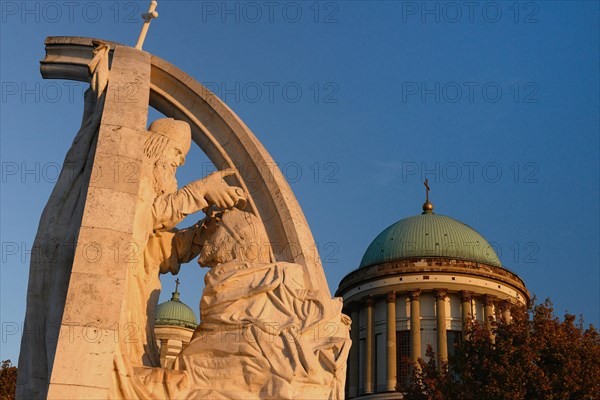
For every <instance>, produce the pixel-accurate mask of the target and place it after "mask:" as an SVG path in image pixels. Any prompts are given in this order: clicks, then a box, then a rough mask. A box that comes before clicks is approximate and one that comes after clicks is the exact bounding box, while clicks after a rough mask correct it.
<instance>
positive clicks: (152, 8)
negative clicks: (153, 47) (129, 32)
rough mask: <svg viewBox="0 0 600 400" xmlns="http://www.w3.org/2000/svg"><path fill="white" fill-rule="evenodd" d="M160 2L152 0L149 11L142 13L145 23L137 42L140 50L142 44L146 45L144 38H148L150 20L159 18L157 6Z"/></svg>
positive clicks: (137, 47) (136, 46)
mask: <svg viewBox="0 0 600 400" xmlns="http://www.w3.org/2000/svg"><path fill="white" fill-rule="evenodd" d="M157 5H158V2H156V1H155V0H152V2H150V8H148V12H147V13H145V14H142V18H143V19H144V25H142V31H141V32H140V37H139V38H138V41H137V44H136V45H135V48H136V49H138V50H142V46H143V45H144V40H146V35H147V34H148V28H150V22H151V21H152V20H153V19H154V18H158V12H157V11H155V10H156V6H157Z"/></svg>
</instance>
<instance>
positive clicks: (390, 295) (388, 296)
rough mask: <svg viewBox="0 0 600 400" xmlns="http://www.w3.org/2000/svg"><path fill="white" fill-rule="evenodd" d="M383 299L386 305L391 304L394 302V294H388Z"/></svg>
mask: <svg viewBox="0 0 600 400" xmlns="http://www.w3.org/2000/svg"><path fill="white" fill-rule="evenodd" d="M385 299H386V301H387V302H388V303H393V302H395V301H396V292H389V293H388V294H387V295H386V296H385Z"/></svg>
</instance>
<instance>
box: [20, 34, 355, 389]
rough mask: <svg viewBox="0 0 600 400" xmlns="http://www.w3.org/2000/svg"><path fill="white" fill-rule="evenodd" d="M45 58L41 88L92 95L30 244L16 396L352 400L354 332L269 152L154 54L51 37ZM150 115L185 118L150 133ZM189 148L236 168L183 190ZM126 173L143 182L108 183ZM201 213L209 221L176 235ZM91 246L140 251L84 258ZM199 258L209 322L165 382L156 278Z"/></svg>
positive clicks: (227, 112)
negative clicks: (83, 88) (347, 393)
mask: <svg viewBox="0 0 600 400" xmlns="http://www.w3.org/2000/svg"><path fill="white" fill-rule="evenodd" d="M90 50H93V55H92V54H91V53H92V52H91V51H90ZM47 52H48V56H47V58H46V60H44V62H43V63H42V73H43V74H44V76H45V77H60V78H65V77H66V78H68V79H78V80H84V81H85V80H87V81H89V82H90V85H91V88H90V90H89V91H88V93H87V94H86V101H85V112H84V118H83V122H82V127H81V129H80V131H79V132H78V134H77V136H76V138H75V140H74V142H73V145H72V147H71V149H70V150H69V152H68V154H67V157H66V160H65V168H64V169H63V171H62V173H61V176H60V178H59V180H58V182H57V185H56V188H55V189H54V191H53V193H52V196H51V198H50V200H49V201H48V204H47V206H46V208H45V210H44V213H43V215H42V218H41V220H40V225H39V228H38V233H37V236H36V243H35V246H34V249H33V254H32V264H31V271H30V281H29V288H28V304H27V315H26V324H25V334H24V335H23V340H22V349H21V355H20V360H19V377H18V378H19V379H18V389H17V397H19V398H23V399H29V398H44V397H46V396H48V397H49V398H113V399H119V398H122V399H125V398H126V399H131V398H140V399H147V398H156V399H158V398H160V399H163V398H189V399H193V398H215V399H234V398H235V399H297V398H298V399H299V398H301V399H308V398H313V399H322V398H328V399H340V398H342V397H343V387H344V381H345V362H346V358H347V353H348V349H349V346H350V340H349V337H348V336H349V335H348V329H349V328H348V324H349V320H348V319H347V317H345V316H344V315H343V314H342V313H341V307H342V303H341V300H340V299H332V298H331V296H330V294H329V290H328V288H327V285H326V282H325V279H324V275H323V271H322V268H321V266H320V262H319V260H318V256H316V257H315V254H312V253H311V251H310V249H311V248H314V242H313V239H312V236H311V234H310V230H309V229H308V227H307V224H306V221H305V220H304V217H303V214H302V211H301V209H300V208H299V206H298V205H297V203H296V201H295V198H294V196H293V194H292V192H291V189H290V188H289V186H288V185H287V183H286V182H285V179H284V178H283V175H282V174H281V172H280V171H279V170H278V169H277V168H273V165H274V163H273V161H272V159H271V158H270V156H269V155H268V153H266V151H265V150H264V148H263V147H262V145H261V144H260V142H258V140H257V139H256V138H255V137H254V136H253V135H252V133H251V132H250V131H249V130H248V128H247V127H246V126H245V125H244V124H243V123H242V122H241V121H240V120H239V118H238V117H237V116H235V114H233V112H232V111H231V110H230V109H229V108H227V107H226V106H225V105H224V104H223V103H222V102H220V100H219V99H218V98H216V97H215V96H214V95H212V94H210V93H209V92H208V91H206V89H205V88H203V87H201V86H199V84H198V83H196V82H194V81H193V80H191V78H189V77H187V76H186V75H184V74H183V73H182V72H180V71H179V70H177V69H176V68H175V67H174V66H172V65H170V64H168V63H165V62H164V61H162V60H160V59H158V58H156V57H154V56H151V55H150V54H148V53H145V52H142V51H140V50H136V49H133V48H130V47H126V46H121V45H118V44H114V43H104V42H100V41H95V40H94V41H92V40H90V39H85V38H50V39H48V41H47ZM109 56H110V59H109ZM109 65H110V69H109ZM151 71H152V74H151V73H150V72H151ZM173 82H176V83H173ZM111 85H112V86H111ZM127 85H135V86H136V88H137V89H138V90H136V91H135V93H134V94H133V95H134V96H135V98H134V99H127V100H128V101H124V102H123V101H121V100H120V97H119V96H118V92H117V91H118V90H119V88H123V87H127ZM163 86H164V87H167V88H170V90H171V91H168V90H163V89H162V88H161V87H163ZM111 93H112V95H111ZM115 93H116V94H115ZM190 93H191V94H190ZM177 96H183V97H177ZM186 96H188V97H186ZM148 101H149V102H150V103H152V104H153V105H154V106H155V107H157V108H158V109H159V110H160V111H163V112H165V113H166V114H167V115H169V116H171V117H178V118H177V119H174V118H164V119H159V120H157V121H154V122H153V123H152V124H150V126H149V128H146V118H147V104H148ZM169 104H170V105H169ZM181 119H185V121H182V120H181ZM190 125H191V128H190ZM199 132H201V134H200V133H199ZM192 136H193V139H194V141H195V142H196V143H197V144H199V145H200V146H201V147H202V149H203V150H204V151H205V152H206V154H207V155H208V156H209V158H211V160H212V161H213V162H214V163H215V164H218V163H219V162H222V163H223V164H225V165H226V167H225V168H223V169H222V171H219V172H217V173H215V174H212V175H209V176H208V177H206V178H204V179H201V180H198V181H195V182H192V183H190V184H188V185H186V186H184V187H183V188H181V189H179V190H178V189H177V181H176V179H175V171H176V169H177V168H178V167H179V166H181V165H182V164H183V162H184V160H185V156H186V154H187V152H188V150H189V148H190V145H191V139H192ZM123 161H127V162H129V163H131V164H132V165H133V166H134V167H135V168H134V172H135V173H134V178H135V179H132V180H130V181H124V182H121V181H118V180H110V179H107V177H106V175H104V177H102V171H103V170H106V169H108V168H110V167H111V166H113V165H115V162H117V163H118V162H123ZM242 166H243V167H244V168H241V167H242ZM90 176H100V179H98V180H96V181H94V180H91V179H90ZM257 177H260V179H257ZM230 178H233V179H230ZM225 179H227V181H228V182H230V183H232V185H229V184H228V183H226V181H225ZM233 183H237V184H236V185H234V184H233ZM200 210H203V211H205V213H207V217H206V218H205V219H203V220H202V221H200V222H199V223H197V224H195V225H193V226H191V227H189V228H186V229H182V230H177V229H176V228H175V226H176V225H177V224H178V223H179V222H181V221H182V220H183V218H184V217H185V216H186V215H189V214H192V213H195V212H198V211H200ZM90 241H92V243H94V244H95V245H96V246H97V247H98V249H100V250H101V249H104V250H107V249H115V248H116V249H117V250H118V249H129V250H131V249H132V250H133V252H132V253H131V257H115V258H114V259H113V258H110V257H109V258H106V257H104V258H102V257H98V258H97V259H94V260H90V259H89V257H86V256H85V254H86V253H82V250H85V249H86V246H87V244H89V243H88V242H90ZM69 244H70V245H69ZM49 255H50V256H51V257H49ZM197 255H199V262H200V263H201V264H202V265H203V266H210V267H211V270H210V272H209V273H208V274H207V278H206V282H205V283H206V288H205V291H204V294H203V297H202V301H201V315H202V321H201V324H200V326H199V327H198V329H197V330H196V332H195V334H194V338H193V341H192V343H191V344H190V345H189V347H188V348H187V349H186V350H185V351H184V352H183V353H182V354H181V355H180V357H179V359H178V360H177V362H176V365H175V368H174V369H164V368H160V366H159V362H158V352H157V349H156V341H155V339H154V333H153V319H154V318H153V315H154V312H155V307H156V303H157V300H158V294H159V291H160V281H159V274H160V273H168V272H170V273H173V274H175V273H177V272H178V271H179V268H180V264H181V263H185V262H188V261H189V260H191V259H192V258H194V257H196V256H197ZM107 290H109V291H110V295H108V296H107V295H105V294H106V293H105V292H106V291H107ZM28 332H29V334H28ZM90 335H91V336H90ZM90 337H93V339H92V340H90Z"/></svg>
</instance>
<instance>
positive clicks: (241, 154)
mask: <svg viewBox="0 0 600 400" xmlns="http://www.w3.org/2000/svg"><path fill="white" fill-rule="evenodd" d="M92 40H94V39H92V38H83V37H65V36H57V37H48V38H47V39H46V42H45V44H46V57H45V58H44V60H42V61H41V68H40V69H41V73H42V76H43V77H44V78H45V79H68V80H76V81H82V82H88V81H89V74H88V67H87V66H88V63H89V62H90V60H91V58H92V50H93V47H94V46H93V44H92ZM105 43H108V44H109V45H110V46H111V49H113V50H114V48H115V47H117V46H123V45H121V44H118V43H114V42H108V41H105ZM111 54H112V53H111ZM151 60H152V61H151V87H150V98H149V105H150V106H152V107H154V108H155V109H156V110H158V111H159V112H161V113H163V114H164V115H166V116H167V117H172V118H176V119H181V120H184V121H186V122H188V123H189V124H190V126H191V128H192V137H193V140H194V142H195V143H196V144H197V145H198V146H199V147H200V148H201V149H202V151H204V153H205V154H206V155H207V157H208V158H209V159H210V160H211V161H212V162H213V164H214V165H215V166H217V168H219V169H223V168H229V167H234V168H236V169H237V171H238V174H237V175H236V176H237V182H236V184H239V185H240V186H242V187H243V188H244V189H245V190H246V192H247V193H248V194H249V205H248V207H250V208H251V209H252V210H253V211H254V212H256V213H257V214H258V215H259V216H260V218H261V219H262V220H263V223H264V224H265V229H266V230H267V233H268V235H269V237H270V239H271V241H272V246H273V251H274V253H275V255H276V258H277V260H278V261H288V262H295V263H298V264H300V265H303V266H304V268H305V274H304V276H305V281H306V284H307V285H308V286H309V287H312V288H314V289H320V290H323V291H324V293H330V292H329V287H328V285H327V281H326V279H325V274H324V272H323V268H322V266H321V262H320V259H319V255H318V251H317V248H316V245H315V242H314V239H313V236H312V233H311V232H310V229H309V227H308V223H307V221H306V218H305V217H304V214H303V212H302V209H301V208H300V205H299V204H298V201H297V200H296V197H295V196H294V194H293V192H292V190H291V188H290V186H289V184H288V183H287V181H286V180H285V177H284V176H283V174H282V173H281V171H280V170H279V168H278V167H277V165H276V164H275V162H274V161H273V158H272V157H271V156H270V155H269V153H268V152H267V151H266V149H265V148H264V147H263V145H262V144H261V143H260V141H259V140H258V139H257V138H256V136H254V134H253V133H252V132H251V131H250V129H249V128H248V127H247V126H246V125H245V124H244V122H243V121H242V120H241V119H240V118H239V117H238V116H237V115H236V114H235V113H234V112H233V111H232V110H231V109H230V108H229V107H228V106H227V105H226V104H225V103H224V102H223V101H221V99H219V98H218V97H217V96H216V95H215V94H214V93H212V92H211V91H210V90H208V89H207V88H206V87H205V86H203V85H202V84H201V83H199V82H198V81H196V80H194V79H193V78H192V77H190V76H189V75H187V74H186V73H185V72H183V71H181V70H180V69H179V68H177V67H175V66H174V65H172V64H170V63H168V62H167V61H165V60H163V59H161V58H159V57H156V56H154V55H152V56H151ZM132 90H135V88H133V89H132Z"/></svg>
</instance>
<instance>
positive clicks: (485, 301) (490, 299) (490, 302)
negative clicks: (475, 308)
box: [483, 294, 494, 306]
mask: <svg viewBox="0 0 600 400" xmlns="http://www.w3.org/2000/svg"><path fill="white" fill-rule="evenodd" d="M483 304H484V305H486V306H492V305H494V297H493V296H490V295H489V294H486V295H485V296H483Z"/></svg>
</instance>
